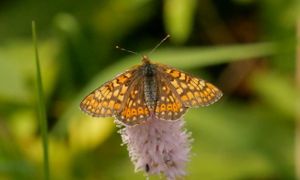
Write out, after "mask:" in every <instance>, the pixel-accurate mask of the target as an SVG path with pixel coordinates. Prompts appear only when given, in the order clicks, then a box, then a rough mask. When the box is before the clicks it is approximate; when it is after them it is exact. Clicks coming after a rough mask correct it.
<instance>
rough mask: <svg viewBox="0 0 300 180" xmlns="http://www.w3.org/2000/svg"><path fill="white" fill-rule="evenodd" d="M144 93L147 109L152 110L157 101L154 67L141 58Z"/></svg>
mask: <svg viewBox="0 0 300 180" xmlns="http://www.w3.org/2000/svg"><path fill="white" fill-rule="evenodd" d="M143 62H144V63H143V65H142V69H143V76H144V95H145V101H146V104H147V106H148V108H149V110H150V111H151V110H154V108H155V107H156V102H157V82H156V81H157V80H156V68H155V65H153V64H151V63H150V61H149V60H148V59H144V58H143Z"/></svg>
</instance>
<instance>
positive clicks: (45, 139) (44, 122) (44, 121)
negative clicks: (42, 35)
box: [32, 21, 49, 180]
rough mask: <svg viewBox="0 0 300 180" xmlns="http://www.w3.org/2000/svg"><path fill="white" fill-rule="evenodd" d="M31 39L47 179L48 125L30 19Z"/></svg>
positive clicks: (34, 33) (46, 177)
mask: <svg viewBox="0 0 300 180" xmlns="http://www.w3.org/2000/svg"><path fill="white" fill-rule="evenodd" d="M32 39H33V44H34V52H35V60H36V61H35V62H36V77H37V78H36V83H37V105H38V114H39V117H38V118H39V121H40V123H39V124H40V129H41V133H42V140H43V154H44V173H45V174H44V175H45V179H46V180H48V179H49V155H48V131H47V129H48V127H47V118H46V108H45V99H44V91H43V85H42V77H41V70H40V62H39V53H38V45H37V35H36V28H35V22H34V21H32Z"/></svg>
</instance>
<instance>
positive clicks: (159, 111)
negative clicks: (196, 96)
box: [155, 78, 187, 120]
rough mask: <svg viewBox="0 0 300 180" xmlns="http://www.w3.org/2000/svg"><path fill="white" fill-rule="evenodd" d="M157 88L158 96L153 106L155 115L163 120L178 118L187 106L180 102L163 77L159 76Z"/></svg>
mask: <svg viewBox="0 0 300 180" xmlns="http://www.w3.org/2000/svg"><path fill="white" fill-rule="evenodd" d="M158 88H159V96H158V100H157V105H156V108H155V115H156V117H157V118H158V119H165V120H177V119H179V118H180V117H181V116H182V115H183V114H184V113H185V112H186V109H187V108H186V107H184V106H183V105H182V104H181V102H180V100H179V99H178V97H177V96H176V95H175V94H174V93H173V92H172V90H171V89H170V87H169V86H168V84H167V83H166V82H165V80H164V79H163V78H160V81H159V82H158Z"/></svg>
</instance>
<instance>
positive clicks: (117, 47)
mask: <svg viewBox="0 0 300 180" xmlns="http://www.w3.org/2000/svg"><path fill="white" fill-rule="evenodd" d="M116 49H120V50H121V51H125V52H129V53H131V54H135V55H140V54H139V53H137V52H134V51H130V50H128V49H125V48H122V47H120V46H116ZM140 56H141V55H140Z"/></svg>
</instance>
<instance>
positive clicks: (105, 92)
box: [80, 69, 137, 117]
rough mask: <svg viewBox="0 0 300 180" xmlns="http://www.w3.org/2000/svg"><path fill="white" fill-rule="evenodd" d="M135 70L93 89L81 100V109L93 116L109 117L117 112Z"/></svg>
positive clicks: (132, 79) (133, 77) (134, 75)
mask: <svg viewBox="0 0 300 180" xmlns="http://www.w3.org/2000/svg"><path fill="white" fill-rule="evenodd" d="M136 72H137V70H136V69H131V70H128V71H126V72H124V73H122V74H120V75H118V76H117V77H116V78H114V79H113V80H111V81H108V82H106V83H105V84H103V85H102V86H100V87H99V88H97V89H96V90H94V91H93V92H92V93H90V94H89V95H88V96H86V97H85V98H84V99H83V100H82V101H81V103H80V108H81V110H83V111H84V112H86V113H87V114H89V115H91V116H94V117H109V116H113V114H115V113H116V112H119V111H120V110H121V106H122V103H123V100H124V98H125V94H126V92H127V90H128V89H129V87H130V85H131V84H132V82H133V81H134V79H135V77H136Z"/></svg>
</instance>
